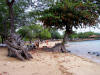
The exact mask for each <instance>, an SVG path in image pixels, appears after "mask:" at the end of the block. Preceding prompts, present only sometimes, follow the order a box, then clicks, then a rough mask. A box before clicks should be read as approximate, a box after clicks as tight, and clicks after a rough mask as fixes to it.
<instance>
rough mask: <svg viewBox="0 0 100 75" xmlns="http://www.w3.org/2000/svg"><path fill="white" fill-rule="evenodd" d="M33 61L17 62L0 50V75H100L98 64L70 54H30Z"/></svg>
mask: <svg viewBox="0 0 100 75" xmlns="http://www.w3.org/2000/svg"><path fill="white" fill-rule="evenodd" d="M31 53H32V55H33V59H32V60H30V61H19V60H17V59H15V58H10V57H7V56H6V55H7V49H4V48H0V75H100V64H97V63H93V62H90V61H88V60H87V59H84V58H80V57H78V56H75V55H71V54H68V53H67V54H63V53H52V52H43V51H37V52H31Z"/></svg>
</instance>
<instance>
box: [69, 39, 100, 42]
mask: <svg viewBox="0 0 100 75" xmlns="http://www.w3.org/2000/svg"><path fill="white" fill-rule="evenodd" d="M94 40H100V39H80V40H70V41H69V42H82V41H94Z"/></svg>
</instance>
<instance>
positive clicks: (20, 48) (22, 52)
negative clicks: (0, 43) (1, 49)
mask: <svg viewBox="0 0 100 75" xmlns="http://www.w3.org/2000/svg"><path fill="white" fill-rule="evenodd" d="M5 43H6V44H7V47H8V56H10V57H16V58H18V59H20V60H25V59H27V60H29V59H31V58H32V56H31V54H30V53H28V49H27V47H25V46H24V42H23V41H22V40H21V38H20V36H19V35H17V34H15V33H11V34H10V35H9V36H8V38H7V40H6V41H5Z"/></svg>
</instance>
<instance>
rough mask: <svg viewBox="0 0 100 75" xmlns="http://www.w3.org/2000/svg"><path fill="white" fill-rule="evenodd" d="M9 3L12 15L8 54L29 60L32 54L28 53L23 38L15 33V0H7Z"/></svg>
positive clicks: (7, 42) (7, 41)
mask: <svg viewBox="0 0 100 75" xmlns="http://www.w3.org/2000/svg"><path fill="white" fill-rule="evenodd" d="M6 2H7V5H8V7H9V15H10V29H11V32H10V35H9V36H8V37H7V40H6V41H5V43H6V44H7V47H8V56H10V57H16V58H18V59H20V60H25V59H27V60H29V59H31V58H32V56H31V54H30V53H28V49H27V48H26V47H25V46H24V42H23V41H22V40H21V37H20V36H19V35H17V34H15V26H14V14H13V3H14V2H15V0H12V1H11V2H9V0H6Z"/></svg>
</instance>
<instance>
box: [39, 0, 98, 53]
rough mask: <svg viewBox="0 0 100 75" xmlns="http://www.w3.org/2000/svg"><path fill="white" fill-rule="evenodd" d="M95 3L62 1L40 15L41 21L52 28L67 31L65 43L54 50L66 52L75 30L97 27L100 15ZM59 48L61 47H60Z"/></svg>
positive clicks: (78, 0)
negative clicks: (66, 44) (67, 43)
mask: <svg viewBox="0 0 100 75" xmlns="http://www.w3.org/2000/svg"><path fill="white" fill-rule="evenodd" d="M97 10H98V8H97V6H96V4H95V3H93V2H90V1H88V0H87V1H86V2H83V1H81V0H61V1H60V2H56V3H55V4H54V5H52V6H51V7H49V9H46V10H44V11H42V12H41V13H40V16H39V20H40V21H42V22H43V25H44V26H46V27H50V28H57V29H65V35H64V38H63V42H62V43H61V44H59V45H56V46H55V47H53V49H54V50H58V51H61V52H66V48H65V46H64V44H65V43H66V41H67V40H68V35H70V34H71V33H72V32H73V30H72V29H73V27H74V28H79V27H87V26H95V25H96V23H98V17H99V14H98V12H97ZM58 46H59V47H58Z"/></svg>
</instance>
